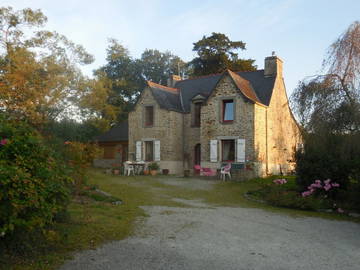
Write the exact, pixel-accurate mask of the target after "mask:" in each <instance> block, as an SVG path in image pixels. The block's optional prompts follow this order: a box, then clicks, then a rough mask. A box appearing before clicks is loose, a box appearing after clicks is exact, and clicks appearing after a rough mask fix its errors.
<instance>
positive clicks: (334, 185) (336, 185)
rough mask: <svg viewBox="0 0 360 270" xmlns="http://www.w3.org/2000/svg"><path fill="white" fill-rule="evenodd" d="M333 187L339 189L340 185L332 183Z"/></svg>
mask: <svg viewBox="0 0 360 270" xmlns="http://www.w3.org/2000/svg"><path fill="white" fill-rule="evenodd" d="M331 185H332V186H333V187H340V185H339V184H338V183H332V184H331Z"/></svg>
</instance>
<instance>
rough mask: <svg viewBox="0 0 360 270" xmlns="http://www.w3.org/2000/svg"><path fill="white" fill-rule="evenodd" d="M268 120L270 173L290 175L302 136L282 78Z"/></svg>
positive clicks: (270, 107)
mask: <svg viewBox="0 0 360 270" xmlns="http://www.w3.org/2000/svg"><path fill="white" fill-rule="evenodd" d="M267 118H268V130H267V131H268V155H269V156H268V172H269V173H271V174H279V173H280V172H281V171H282V172H283V173H289V172H290V171H291V170H293V167H292V164H291V163H290V162H289V160H293V159H294V153H295V149H296V144H297V143H299V142H300V141H301V136H300V130H299V127H298V126H297V123H296V121H295V119H294V117H293V115H292V113H291V110H290V107H289V101H288V98H287V95H286V90H285V84H284V81H283V78H282V77H280V76H278V77H277V78H276V80H275V86H274V90H273V95H272V98H271V102H270V105H269V108H268V112H267Z"/></svg>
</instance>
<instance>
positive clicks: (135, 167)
mask: <svg viewBox="0 0 360 270" xmlns="http://www.w3.org/2000/svg"><path fill="white" fill-rule="evenodd" d="M145 166H146V163H145V161H138V162H135V161H125V162H124V168H125V169H124V174H125V175H128V176H129V175H130V173H131V172H132V173H133V175H136V174H141V172H143V171H144V168H145Z"/></svg>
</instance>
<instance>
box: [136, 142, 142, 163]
mask: <svg viewBox="0 0 360 270" xmlns="http://www.w3.org/2000/svg"><path fill="white" fill-rule="evenodd" d="M140 160H141V141H137V142H136V161H140Z"/></svg>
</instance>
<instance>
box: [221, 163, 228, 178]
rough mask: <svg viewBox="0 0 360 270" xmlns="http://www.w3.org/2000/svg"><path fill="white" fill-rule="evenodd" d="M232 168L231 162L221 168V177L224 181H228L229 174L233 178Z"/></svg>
mask: <svg viewBox="0 0 360 270" xmlns="http://www.w3.org/2000/svg"><path fill="white" fill-rule="evenodd" d="M230 170H231V164H230V163H229V164H226V165H225V166H222V167H221V169H220V178H221V179H222V180H223V181H226V176H227V175H228V176H229V179H230V180H231V173H230Z"/></svg>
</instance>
